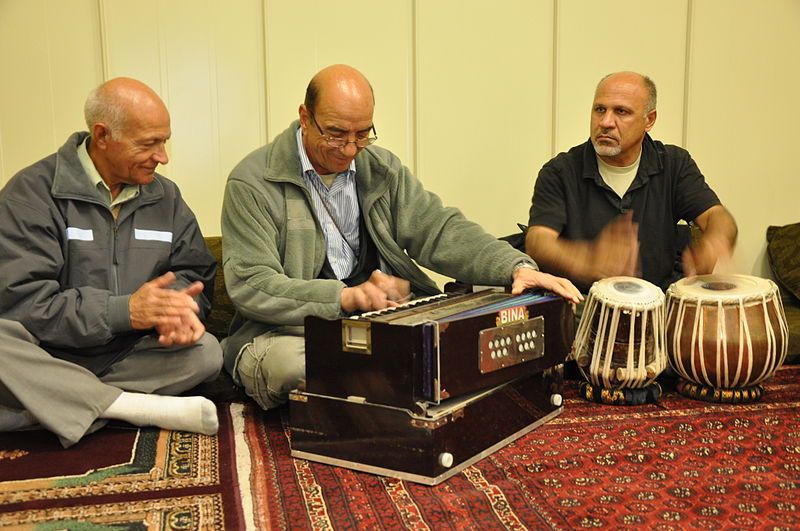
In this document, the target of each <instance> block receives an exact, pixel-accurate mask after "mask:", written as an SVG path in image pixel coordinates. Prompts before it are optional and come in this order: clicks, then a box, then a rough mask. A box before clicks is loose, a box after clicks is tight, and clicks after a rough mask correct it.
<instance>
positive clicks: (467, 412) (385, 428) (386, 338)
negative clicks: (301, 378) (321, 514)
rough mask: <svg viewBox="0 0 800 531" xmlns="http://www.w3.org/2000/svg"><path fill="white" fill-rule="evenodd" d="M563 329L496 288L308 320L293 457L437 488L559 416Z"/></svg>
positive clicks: (550, 307) (556, 318)
mask: <svg viewBox="0 0 800 531" xmlns="http://www.w3.org/2000/svg"><path fill="white" fill-rule="evenodd" d="M574 319H575V318H574V312H573V309H572V307H571V305H570V304H569V303H568V302H567V301H565V300H564V299H562V298H561V297H558V296H556V295H554V294H551V293H547V292H544V293H543V292H529V293H525V294H522V295H516V296H513V295H510V294H508V293H505V292H503V291H496V290H484V291H479V292H475V293H468V294H458V295H453V294H443V295H438V296H434V297H428V298H424V299H417V300H414V301H412V302H411V303H408V304H405V305H403V306H400V307H397V308H389V309H386V310H380V311H375V312H367V313H363V314H361V315H357V316H352V317H346V318H340V319H334V320H327V319H321V318H318V317H307V318H306V320H305V338H306V379H305V382H304V383H303V384H302V385H301V386H300V387H301V388H299V389H296V390H294V391H292V392H291V393H290V396H289V399H290V401H289V411H290V421H289V424H290V429H291V452H292V456H294V457H297V458H303V459H308V460H312V461H318V462H323V463H328V464H332V465H336V466H343V467H348V468H352V469H356V470H361V471H366V472H371V473H375V474H380V475H384V476H390V477H396V478H401V479H407V480H410V481H415V482H418V483H424V484H428V485H436V484H438V483H440V482H441V481H444V480H445V479H447V478H449V477H450V476H452V475H454V474H456V473H458V472H460V471H461V470H463V469H464V468H466V467H467V466H469V465H471V464H473V463H475V462H476V461H478V460H480V459H482V458H483V457H485V456H487V455H489V454H491V453H492V452H494V451H496V450H498V449H500V448H502V447H503V446H505V445H507V444H508V443H510V442H511V441H514V440H515V439H517V438H519V437H521V436H522V435H524V434H526V433H528V432H530V431H531V430H533V429H534V428H536V427H537V426H539V425H541V424H543V423H545V422H547V421H548V420H550V419H552V418H554V417H555V416H557V415H558V414H560V413H561V411H562V409H563V406H562V404H561V402H562V398H561V388H562V381H563V363H564V361H565V359H566V356H567V354H568V352H569V349H570V346H571V345H572V341H573V339H574V335H575V320H574Z"/></svg>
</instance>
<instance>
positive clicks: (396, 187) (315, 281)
mask: <svg viewBox="0 0 800 531" xmlns="http://www.w3.org/2000/svg"><path fill="white" fill-rule="evenodd" d="M298 127H299V123H298V122H297V121H295V122H293V123H292V124H291V125H290V126H289V128H288V129H286V130H285V131H284V132H283V133H281V134H280V135H278V136H277V137H276V138H275V140H274V141H273V142H272V143H270V144H268V145H266V146H263V147H261V148H259V149H257V150H255V151H253V152H252V153H250V154H249V155H247V156H246V157H245V158H244V160H242V162H240V163H239V164H238V165H237V166H236V167H235V168H234V169H233V171H232V172H231V174H230V177H229V178H228V183H227V186H226V188H225V199H224V202H223V206H222V236H223V238H222V242H223V266H224V271H225V285H226V287H227V290H228V293H229V294H230V297H231V300H232V301H233V303H234V305H235V306H236V310H237V315H236V318H235V319H234V322H233V324H232V326H231V336H230V337H229V338H228V339H227V340H226V341H225V342H223V349H224V351H225V364H226V367H227V368H228V369H229V370H231V369H232V367H233V363H234V361H235V358H236V356H237V354H238V352H239V349H240V348H241V346H242V345H243V344H245V343H247V342H249V341H251V340H252V339H253V338H254V337H255V336H257V335H260V334H262V333H264V332H267V331H269V330H271V329H274V328H277V327H284V326H300V325H302V324H303V320H304V318H305V317H306V316H308V315H314V316H319V317H323V318H326V319H333V318H336V317H339V316H340V315H341V313H342V310H341V306H340V297H341V292H342V289H343V288H345V284H344V283H342V282H341V281H339V280H331V279H320V278H318V277H319V274H320V271H321V270H322V267H323V265H324V263H325V257H326V248H325V237H324V234H323V232H322V229H321V227H320V224H319V222H318V221H317V218H316V216H315V214H314V207H313V204H312V202H311V196H310V192H309V190H308V189H307V188H306V185H305V181H304V180H303V177H302V175H301V168H300V158H299V154H298V152H297V142H296V137H295V133H296V131H297V128H298ZM355 163H356V187H357V191H358V197H359V203H360V206H361V214H362V216H363V218H364V221H365V224H366V228H367V231H369V235H370V236H371V237H372V240H373V241H374V242H375V246H376V248H377V250H378V253H379V255H380V261H381V270H382V271H383V272H384V273H388V274H391V275H395V276H398V277H402V278H404V279H406V280H408V281H410V282H411V285H412V290H413V291H414V293H415V294H417V295H431V294H435V293H438V292H439V290H438V288H437V287H436V284H435V283H434V282H433V281H432V280H431V279H430V277H428V276H427V275H426V274H425V273H424V272H423V271H422V270H421V269H420V268H419V267H417V265H416V263H418V264H420V265H422V266H424V267H426V268H428V269H431V270H433V271H436V272H438V273H441V274H443V275H447V276H450V277H453V278H457V279H459V280H461V281H464V282H469V283H474V284H483V285H498V286H502V285H508V284H510V283H511V273H512V270H513V268H514V266H515V265H516V264H517V263H519V262H523V261H528V262H530V261H531V260H530V258H529V257H528V256H527V255H525V254H523V253H521V252H519V251H517V250H515V249H513V248H512V247H511V246H510V245H508V244H507V243H506V242H504V241H499V240H497V239H496V238H495V237H494V236H492V235H490V234H488V233H486V232H485V231H484V230H483V229H482V228H481V227H480V226H479V225H477V224H475V223H473V222H471V221H468V220H467V219H466V218H465V217H464V216H463V214H461V212H460V211H459V210H458V209H455V208H451V207H445V206H443V205H442V202H441V200H440V199H439V197H438V196H436V195H435V194H433V193H431V192H428V191H426V190H425V189H424V188H423V186H422V183H420V181H419V180H418V179H416V178H415V177H414V176H413V175H412V174H411V172H410V171H409V170H408V168H406V167H405V166H403V165H402V164H401V162H400V160H399V159H398V158H397V157H396V156H395V155H394V154H392V153H391V152H390V151H388V150H386V149H383V148H380V147H377V146H369V147H367V148H365V149H363V150H361V152H360V153H359V154H358V155H357V156H356V158H355ZM415 261H416V263H415Z"/></svg>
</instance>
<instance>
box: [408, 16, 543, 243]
mask: <svg viewBox="0 0 800 531" xmlns="http://www.w3.org/2000/svg"><path fill="white" fill-rule="evenodd" d="M551 7H552V4H551V2H529V1H527V0H519V1H513V0H503V1H500V2H491V3H488V2H482V1H477V0H475V1H463V0H449V1H436V2H424V1H422V2H418V3H417V17H416V21H417V28H416V33H417V43H416V61H417V113H416V120H417V129H416V130H417V134H418V137H417V161H418V164H417V166H418V172H417V176H418V177H419V178H420V179H421V180H422V181H423V182H424V183H425V186H426V188H428V189H429V190H431V191H434V192H436V193H437V194H439V196H440V197H442V199H443V201H444V202H445V204H448V205H452V206H456V207H458V208H460V209H461V210H462V211H463V212H464V213H465V215H466V216H467V217H468V218H470V219H472V220H474V221H476V222H478V223H479V224H481V225H482V226H483V227H484V228H485V229H486V230H487V231H489V232H491V233H493V234H495V235H497V236H502V235H505V234H509V233H511V232H515V231H517V230H518V229H517V227H516V223H518V222H519V223H527V221H528V209H529V206H530V197H531V192H532V190H533V182H534V178H535V174H536V171H537V166H536V164H537V161H542V160H545V159H547V158H549V152H550V145H551V142H550V137H551V135H550V131H551V116H552V113H551V105H550V102H551V83H550V76H551V72H552V56H553V53H552V42H553V38H552V9H551Z"/></svg>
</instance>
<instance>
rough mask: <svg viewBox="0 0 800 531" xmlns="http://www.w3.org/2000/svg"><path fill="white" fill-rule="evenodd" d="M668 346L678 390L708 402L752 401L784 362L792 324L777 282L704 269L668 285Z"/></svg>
mask: <svg viewBox="0 0 800 531" xmlns="http://www.w3.org/2000/svg"><path fill="white" fill-rule="evenodd" d="M666 332H667V351H668V353H669V358H670V364H671V365H672V367H673V369H674V370H675V372H677V373H678V375H679V376H680V378H681V381H679V383H678V391H679V392H680V393H681V394H683V395H685V396H688V397H690V398H696V399H699V400H706V401H709V402H726V403H737V402H752V401H755V400H758V399H759V398H761V396H762V395H763V393H764V388H763V387H762V386H761V385H760V384H761V382H763V381H764V380H766V379H767V378H769V377H770V376H772V374H773V373H774V372H775V371H776V370H777V369H778V367H780V366H781V365H782V364H783V361H784V359H785V358H786V349H787V346H788V341H789V339H788V337H789V336H788V328H787V325H786V316H785V314H784V311H783V303H782V302H781V298H780V295H779V294H778V287H777V286H776V285H775V283H774V282H772V281H771V280H768V279H763V278H758V277H752V276H747V275H701V276H696V277H688V278H684V279H681V280H679V281H678V282H676V283H674V284H673V285H671V286H670V287H669V289H668V290H667V320H666Z"/></svg>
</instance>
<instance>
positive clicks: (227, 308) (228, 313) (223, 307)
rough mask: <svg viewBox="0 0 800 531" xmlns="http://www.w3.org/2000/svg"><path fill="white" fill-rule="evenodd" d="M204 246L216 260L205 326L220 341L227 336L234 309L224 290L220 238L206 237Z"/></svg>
mask: <svg viewBox="0 0 800 531" xmlns="http://www.w3.org/2000/svg"><path fill="white" fill-rule="evenodd" d="M206 245H208V249H209V251H211V254H213V255H214V258H216V260H217V275H216V277H215V278H214V300H213V302H212V304H211V313H210V314H209V315H208V318H207V319H206V322H205V325H206V330H208V332H209V333H211V334H213V335H215V336H217V338H218V339H222V338H224V337H225V336H227V335H228V327H229V326H230V324H231V320H233V314H234V313H235V312H236V309H235V308H234V307H233V303H232V302H231V299H230V297H228V292H227V290H226V289H225V275H224V274H223V272H222V238H221V237H220V236H207V237H206Z"/></svg>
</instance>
